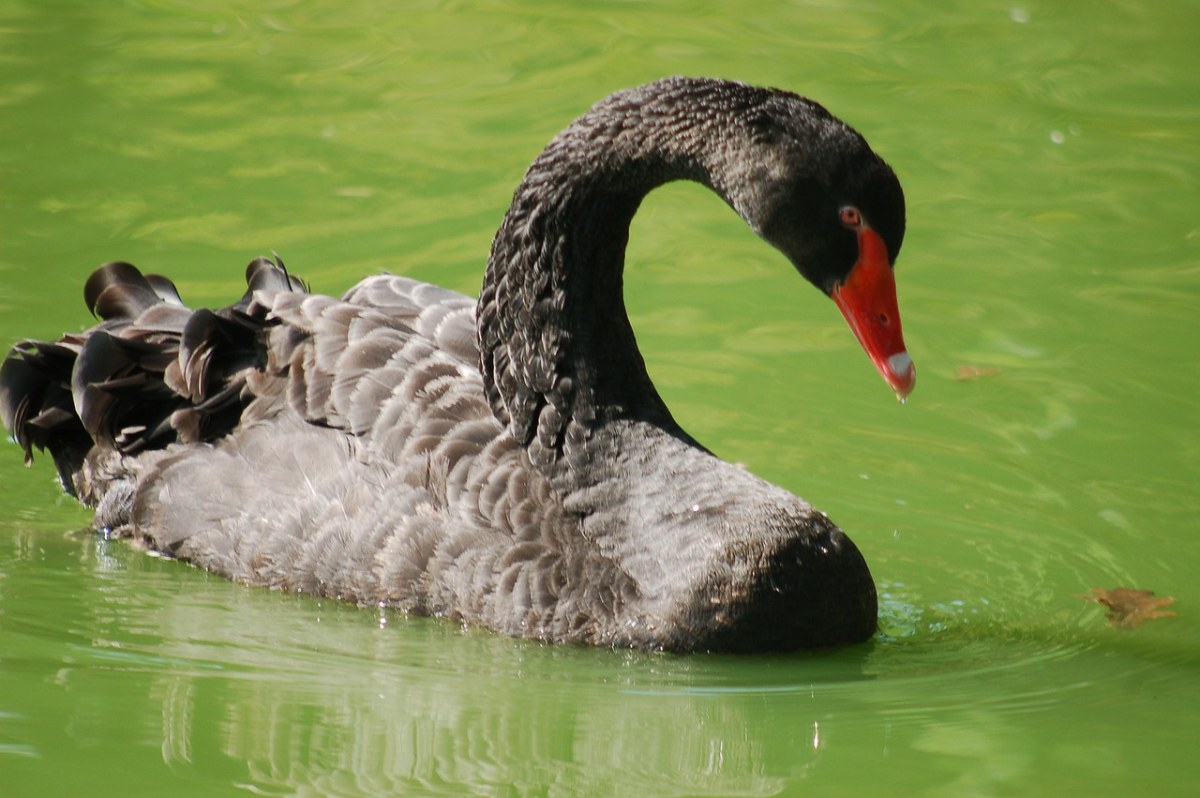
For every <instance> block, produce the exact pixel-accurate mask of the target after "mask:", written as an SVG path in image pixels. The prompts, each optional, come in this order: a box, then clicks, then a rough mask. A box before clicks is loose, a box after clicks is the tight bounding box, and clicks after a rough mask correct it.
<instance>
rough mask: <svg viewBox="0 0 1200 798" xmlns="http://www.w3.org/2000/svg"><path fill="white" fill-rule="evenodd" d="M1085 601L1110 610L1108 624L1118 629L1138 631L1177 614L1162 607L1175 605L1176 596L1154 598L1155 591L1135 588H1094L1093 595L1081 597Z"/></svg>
mask: <svg viewBox="0 0 1200 798" xmlns="http://www.w3.org/2000/svg"><path fill="white" fill-rule="evenodd" d="M1079 598H1081V599H1083V600H1084V601H1094V602H1096V603H1097V604H1103V605H1104V606H1105V607H1106V608H1107V609H1108V622H1109V623H1110V624H1112V625H1113V626H1115V627H1117V628H1118V629H1136V628H1137V627H1139V626H1141V625H1142V624H1143V623H1145V622H1146V621H1149V620H1152V619H1154V618H1168V617H1171V616H1174V615H1175V613H1173V612H1170V611H1167V610H1163V609H1162V607H1166V606H1168V605H1171V604H1174V603H1175V597H1174V596H1166V597H1164V598H1154V591H1153V590H1138V589H1137V588H1134V587H1114V588H1113V589H1111V590H1109V589H1107V588H1103V587H1094V588H1092V595H1089V596H1079Z"/></svg>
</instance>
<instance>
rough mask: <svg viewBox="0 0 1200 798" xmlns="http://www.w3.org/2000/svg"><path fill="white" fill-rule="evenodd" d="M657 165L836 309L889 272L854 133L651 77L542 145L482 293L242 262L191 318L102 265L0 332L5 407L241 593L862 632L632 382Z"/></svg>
mask: <svg viewBox="0 0 1200 798" xmlns="http://www.w3.org/2000/svg"><path fill="white" fill-rule="evenodd" d="M675 179H689V180H695V181H699V182H701V183H704V184H705V185H708V186H709V187H711V188H712V189H713V190H714V191H716V192H717V193H718V194H720V195H721V196H722V197H723V198H724V199H725V200H726V201H727V202H728V203H729V204H730V205H731V206H732V207H733V208H734V209H735V210H736V211H737V212H738V213H739V214H740V215H741V216H742V217H743V218H744V219H745V220H746V222H747V223H748V224H749V225H750V226H751V227H752V228H753V229H754V230H755V231H757V232H758V233H759V234H760V235H762V236H763V237H764V238H765V239H766V240H768V241H769V242H770V243H772V244H773V245H775V246H777V247H778V248H779V249H780V250H781V251H782V252H783V253H784V254H785V255H786V256H787V257H788V258H789V259H790V260H791V261H792V263H793V264H794V265H795V266H796V268H797V269H798V270H799V271H800V273H801V274H803V275H804V276H805V277H806V278H807V279H808V280H810V281H811V282H812V283H814V284H815V285H816V286H817V287H818V288H820V289H821V290H822V291H825V292H826V293H829V294H830V295H831V296H833V297H834V298H835V299H838V300H839V304H843V297H842V292H843V289H844V292H845V293H846V294H849V293H851V287H852V286H853V285H854V284H855V279H856V278H854V277H853V275H854V274H855V273H857V271H858V266H857V265H856V262H862V261H864V260H866V259H868V255H870V257H872V258H874V259H875V261H876V262H878V263H882V266H881V267H879V268H881V269H882V270H883V272H885V273H886V274H883V276H881V277H880V278H879V279H880V280H881V281H883V282H884V283H887V284H889V285H890V282H888V281H890V280H891V264H892V261H894V259H895V255H896V252H897V251H898V250H899V247H900V242H901V239H902V237H903V231H904V201H903V195H902V194H901V191H900V186H899V183H898V182H897V181H896V178H895V176H894V175H893V174H892V172H891V170H890V169H889V168H888V167H887V166H886V164H884V163H883V161H881V160H880V159H879V158H878V157H877V156H875V155H874V153H872V152H871V150H870V149H869V148H868V147H867V145H866V143H865V142H864V141H863V139H862V137H861V136H859V135H858V134H857V133H856V132H854V131H853V130H852V129H850V128H849V127H847V126H846V125H845V124H844V123H842V122H840V121H838V120H837V119H835V118H834V117H832V116H831V115H830V114H829V113H828V112H826V111H825V110H824V109H823V108H821V107H820V106H818V105H816V104H815V103H812V102H810V101H808V100H805V99H803V98H800V97H798V96H796V95H793V94H790V93H786V92H782V91H776V90H770V89H759V88H754V87H749V86H745V85H742V84H736V83H730V82H723V81H715V80H697V79H685V78H673V79H668V80H664V81H659V82H657V83H653V84H649V85H647V86H643V87H639V88H636V89H632V90H629V91H623V92H618V93H616V94H614V95H612V96H611V97H609V98H607V99H605V100H604V101H602V102H600V103H599V104H597V105H596V106H595V107H594V108H592V109H591V110H590V111H589V112H588V113H586V114H585V115H584V116H582V117H581V118H580V119H578V120H577V121H576V122H575V123H573V124H572V125H571V126H570V127H568V128H567V129H566V130H565V131H563V133H561V134H560V135H559V136H557V137H556V138H555V139H554V140H553V141H552V142H551V143H550V144H549V145H548V146H547V148H546V149H545V151H544V152H543V153H542V154H541V155H540V156H539V157H538V158H537V159H536V160H535V161H534V163H533V165H532V166H531V167H530V169H529V171H528V173H527V174H526V176H525V179H524V180H523V182H522V183H521V185H520V187H519V188H518V189H517V191H516V194H515V196H514V198H513V202H512V206H511V207H510V209H509V211H508V214H507V215H506V216H505V218H504V221H503V224H502V225H501V227H500V229H499V231H498V232H497V234H496V238H495V240H494V242H493V246H492V253H491V258H490V259H489V262H488V269H487V276H486V278H485V280H484V284H483V288H482V292H481V295H480V298H479V301H478V303H476V302H474V301H472V300H471V299H469V298H467V297H465V296H462V295H459V294H456V293H453V292H450V291H446V290H443V289H441V288H437V287H435V286H432V285H429V284H425V283H421V282H417V281H415V280H410V279H407V278H404V277H396V276H379V277H372V278H368V279H367V280H364V281H363V282H361V283H359V284H358V285H357V286H355V287H354V288H352V289H351V290H350V291H349V293H347V294H346V295H345V296H344V297H342V298H341V299H334V298H330V297H325V296H319V295H312V294H309V293H307V292H306V291H305V289H304V287H303V286H302V285H301V284H300V282H299V281H298V280H296V279H295V278H294V277H291V276H289V275H288V274H287V272H286V270H284V268H283V265H282V263H280V262H278V261H277V260H276V261H270V260H266V259H258V260H256V261H254V262H252V263H251V264H250V267H249V269H248V270H247V282H248V284H249V289H248V290H247V292H246V294H245V295H244V296H243V297H242V299H241V300H240V301H238V302H237V303H235V304H233V305H231V306H229V307H226V308H221V309H218V310H215V311H209V310H197V311H191V310H189V309H187V308H185V307H184V306H183V303H182V302H181V301H180V300H179V296H178V294H177V293H176V291H175V288H174V286H173V285H172V284H171V283H170V281H168V280H166V279H165V278H162V277H157V276H143V275H142V274H141V273H140V272H139V271H138V270H137V269H135V268H134V267H133V266H130V265H129V264H125V263H111V264H107V265H106V266H102V267H101V268H100V269H99V270H97V271H96V273H95V274H93V275H92V277H91V278H90V279H89V280H88V283H87V287H86V289H85V299H86V301H87V304H88V306H89V307H91V308H92V309H93V311H94V312H95V313H96V314H97V315H99V316H100V318H101V319H102V321H101V322H100V323H99V324H98V325H97V326H95V327H93V328H92V329H90V330H88V331H86V332H84V333H80V334H74V335H66V336H64V337H63V338H61V339H60V340H58V341H57V342H54V343H44V342H37V341H25V342H22V343H19V344H17V345H16V346H15V347H14V348H13V350H12V352H11V353H10V354H9V356H8V358H7V359H6V360H5V362H4V365H3V368H2V369H0V412H2V414H3V417H4V421H5V423H6V425H7V426H8V429H9V430H10V431H11V432H12V434H13V435H14V437H15V438H16V439H17V441H18V442H19V443H20V444H21V445H22V446H23V447H24V450H25V453H26V459H27V461H28V460H29V459H30V457H31V452H32V450H33V449H34V448H38V449H48V450H49V451H50V453H51V455H52V456H53V458H54V462H55V464H56V466H57V468H58V470H59V473H60V475H61V477H62V481H63V485H64V487H65V488H66V489H67V490H68V491H69V492H71V493H72V494H73V495H75V496H77V497H78V498H79V499H80V500H81V501H83V502H84V503H86V504H87V505H89V506H92V507H95V508H96V523H97V525H98V526H99V527H102V528H106V529H109V530H111V531H112V532H113V533H116V534H120V535H125V536H130V537H133V538H136V539H138V540H140V541H143V542H144V543H145V544H146V545H147V546H149V547H151V548H153V549H155V550H157V551H160V552H164V553H166V554H169V555H171V556H173V557H178V558H180V559H183V560H187V561H189V562H192V563H195V564H197V565H199V566H201V567H204V568H207V569H209V570H212V571H214V572H217V573H220V574H223V575H225V576H227V577H229V578H231V579H234V580H237V581H240V582H245V583H250V584H260V585H269V586H272V587H278V588H286V589H289V590H300V591H304V592H307V593H312V594H315V595H320V596H329V597H335V598H339V599H345V600H349V601H355V602H359V603H362V604H380V605H387V606H393V607H398V608H401V609H403V610H406V611H409V612H413V613H418V614H429V615H439V616H447V617H451V618H455V619H459V620H462V621H467V622H471V623H476V624H481V625H484V626H487V627H490V628H493V629H496V630H499V631H502V632H506V633H509V634H513V635H520V636H527V637H536V638H541V639H545V640H549V641H554V642H586V643H592V644H601V645H614V646H635V647H640V648H651V649H667V650H673V651H693V650H736V651H752V650H768V649H796V648H804V647H815V646H829V645H837V644H846V643H855V642H860V641H863V640H866V639H867V638H869V637H870V636H871V634H872V633H873V632H874V630H875V623H876V597H875V588H874V585H873V583H872V580H871V576H870V573H869V571H868V569H867V566H866V564H865V562H864V561H863V558H862V556H861V555H860V554H859V552H858V550H857V549H856V548H855V547H854V545H853V544H852V543H851V542H850V540H849V539H848V538H847V537H846V536H845V535H843V534H842V532H841V531H840V530H838V529H837V527H836V526H834V524H833V523H832V522H830V521H829V520H828V519H827V518H826V517H825V515H824V514H822V513H820V512H819V511H817V510H815V509H813V508H812V507H811V506H809V505H808V504H806V503H805V502H804V501H803V500H801V499H799V498H797V497H795V496H793V495H792V494H790V493H788V492H786V491H784V490H782V489H780V488H778V487H775V486H773V485H770V484H768V483H766V482H764V481H762V480H760V479H758V478H757V477H755V476H753V475H752V474H750V473H749V472H747V471H746V470H744V469H742V468H740V467H737V466H734V465H730V464H727V463H724V462H722V461H720V460H718V459H717V458H715V457H714V456H713V455H712V454H710V453H709V452H708V451H707V450H705V449H704V448H703V447H702V446H700V445H699V444H698V443H696V442H695V441H694V440H693V439H692V438H691V437H690V436H688V435H687V434H686V433H685V432H684V431H683V430H682V429H680V428H679V426H678V425H677V424H676V423H675V421H674V420H673V419H672V417H671V414H670V412H669V411H668V410H667V408H666V406H665V405H664V404H663V402H662V400H661V399H660V398H659V396H658V394H657V393H656V391H655V390H654V386H653V385H652V384H651V382H650V379H649V377H648V376H647V374H646V370H645V367H644V365H643V362H642V359H641V356H640V354H639V352H638V349H637V346H636V342H635V340H634V335H633V331H632V329H631V328H630V326H629V321H628V318H627V316H626V313H625V309H624V301H623V297H622V285H621V272H622V269H623V260H624V251H625V243H626V240H627V236H628V228H629V222H630V219H631V218H632V216H633V214H634V212H635V211H636V210H637V207H638V205H639V203H640V202H641V200H642V198H643V197H644V196H645V194H646V193H647V192H649V191H650V190H651V189H653V188H654V187H656V186H658V185H660V184H662V183H664V182H667V181H670V180H675ZM848 208H849V209H851V210H853V213H850V212H849V211H848V210H847V209H848ZM858 214H861V217H862V218H861V219H860V216H859V215H858ZM868 250H870V252H869V253H868ZM877 271H878V269H877ZM872 279H874V278H872ZM854 290H858V289H854ZM891 297H892V298H891V300H890V301H891V303H892V305H891V306H890V307H894V301H895V300H894V290H893V293H892V295H891ZM845 301H850V300H845ZM854 301H857V300H854ZM843 310H844V312H847V318H848V319H851V314H850V311H846V310H845V308H843ZM876 315H878V316H879V317H880V318H881V319H882V321H881V322H879V323H882V324H883V325H884V326H888V325H892V326H891V327H888V331H887V334H888V335H892V334H894V335H895V337H896V340H899V326H898V325H899V319H898V317H897V318H895V320H894V322H889V320H888V319H887V318H885V316H886V314H883V313H879V314H876ZM893 315H894V314H893ZM869 323H870V322H869V320H868V321H867V322H863V321H862V320H861V319H860V320H858V321H855V320H853V319H851V325H852V327H854V328H855V331H856V333H858V334H859V337H860V340H863V342H864V346H866V347H867V348H868V352H869V353H870V354H871V355H872V359H874V360H876V363H877V365H879V364H880V362H881V360H880V359H881V358H882V359H883V361H885V362H886V364H888V365H887V366H886V367H885V366H883V365H881V366H880V369H881V372H883V373H884V376H885V378H887V379H888V381H889V382H890V383H892V384H893V387H895V388H896V390H897V392H898V393H900V394H901V395H904V394H906V393H907V391H908V390H911V387H912V379H913V374H912V371H911V361H907V354H905V353H904V352H903V348H902V341H901V342H900V344H899V347H900V348H899V349H897V348H896V345H891V344H889V345H888V346H883V348H882V349H881V348H880V346H882V345H879V344H875V343H872V342H871V341H872V340H873V339H872V335H876V336H878V335H879V334H876V333H870V332H868V333H862V332H861V331H860V326H861V324H869ZM864 336H866V337H864ZM872 347H875V349H873V348H872ZM889 347H890V348H889ZM876 350H878V352H876ZM879 353H881V354H879ZM877 354H878V357H877Z"/></svg>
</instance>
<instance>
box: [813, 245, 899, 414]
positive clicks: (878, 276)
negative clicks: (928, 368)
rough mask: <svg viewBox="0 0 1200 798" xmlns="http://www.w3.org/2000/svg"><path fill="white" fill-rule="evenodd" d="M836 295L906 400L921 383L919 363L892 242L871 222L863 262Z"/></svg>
mask: <svg viewBox="0 0 1200 798" xmlns="http://www.w3.org/2000/svg"><path fill="white" fill-rule="evenodd" d="M832 296H833V301H834V302H836V303H837V306H838V309H839V310H841V311H842V315H843V316H845V317H846V323H847V324H849V325H850V329H851V330H853V331H854V336H855V337H856V338H858V342H859V343H860V344H862V348H863V349H864V350H866V352H867V357H869V358H871V362H872V363H874V364H875V368H876V369H878V370H879V373H880V374H881V375H882V376H883V379H884V380H885V381H886V382H887V384H888V385H889V386H891V388H892V390H893V391H895V392H896V398H897V399H899V400H900V401H901V402H903V401H904V400H905V399H906V398H907V397H908V395H909V394H910V393H912V390H913V387H914V386H915V385H916V383H917V369H916V366H914V365H913V362H912V358H911V357H909V356H908V351H907V350H906V349H905V348H904V334H903V333H902V332H901V330H900V309H899V307H898V306H897V305H896V278H895V277H894V276H893V274H892V265H891V264H890V263H889V262H888V254H887V246H886V245H885V244H884V243H883V239H882V238H880V236H879V234H878V233H876V232H875V231H874V230H872V229H871V228H869V227H867V226H865V225H864V226H863V227H862V228H860V229H859V231H858V262H857V263H855V264H854V268H852V269H851V270H850V274H849V276H848V277H847V278H846V282H844V283H842V284H841V285H839V286H837V287H836V288H834V289H833V293H832Z"/></svg>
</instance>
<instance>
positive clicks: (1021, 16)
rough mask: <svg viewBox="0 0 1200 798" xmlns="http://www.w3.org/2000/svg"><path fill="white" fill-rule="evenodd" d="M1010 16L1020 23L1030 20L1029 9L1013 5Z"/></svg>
mask: <svg viewBox="0 0 1200 798" xmlns="http://www.w3.org/2000/svg"><path fill="white" fill-rule="evenodd" d="M1008 18H1009V19H1011V20H1012V21H1013V22H1015V23H1017V24H1018V25H1024V24H1025V23H1026V22H1028V21H1029V9H1027V8H1021V7H1020V6H1013V7H1012V8H1010V9H1009V10H1008Z"/></svg>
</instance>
